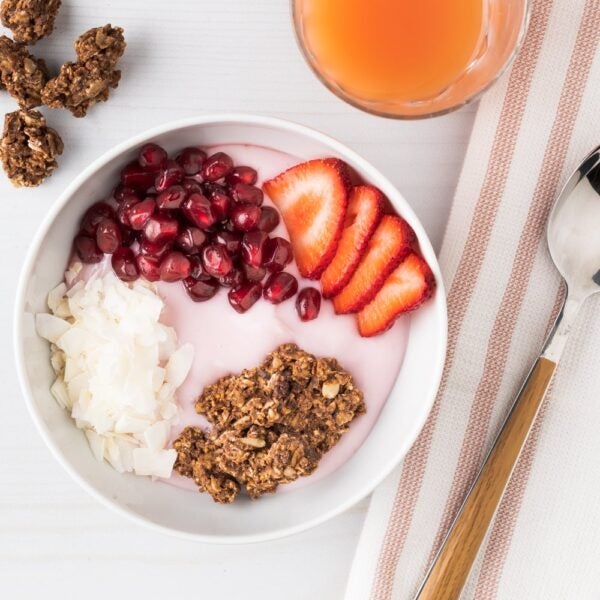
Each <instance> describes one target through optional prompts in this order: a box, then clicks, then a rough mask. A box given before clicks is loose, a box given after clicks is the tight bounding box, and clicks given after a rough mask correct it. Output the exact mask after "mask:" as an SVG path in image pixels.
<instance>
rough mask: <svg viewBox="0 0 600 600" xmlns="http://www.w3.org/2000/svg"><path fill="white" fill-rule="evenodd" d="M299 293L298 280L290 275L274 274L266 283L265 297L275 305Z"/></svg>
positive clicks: (283, 273)
mask: <svg viewBox="0 0 600 600" xmlns="http://www.w3.org/2000/svg"><path fill="white" fill-rule="evenodd" d="M297 291H298V280H297V279H296V278H295V277H294V276H293V275H290V274H289V273H285V272H281V273H273V275H271V276H270V277H269V279H267V281H266V283H265V289H264V290H263V296H264V298H265V300H268V301H269V302H272V303H273V304H279V303H280V302H283V301H284V300H287V299H288V298H291V297H292V296H293V295H294V294H295V293H296V292H297Z"/></svg>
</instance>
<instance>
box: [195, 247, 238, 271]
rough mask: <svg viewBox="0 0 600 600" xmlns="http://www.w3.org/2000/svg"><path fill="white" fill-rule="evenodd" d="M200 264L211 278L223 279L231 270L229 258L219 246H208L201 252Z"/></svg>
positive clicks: (224, 249) (223, 248)
mask: <svg viewBox="0 0 600 600" xmlns="http://www.w3.org/2000/svg"><path fill="white" fill-rule="evenodd" d="M202 264H203V265H204V270H205V271H206V272H207V273H208V274H209V275H212V276H213V277H223V276H225V275H227V273H229V271H231V269H232V268H233V261H232V260H231V256H229V252H227V249H226V248H225V246H221V244H209V245H208V246H206V247H205V248H204V250H202Z"/></svg>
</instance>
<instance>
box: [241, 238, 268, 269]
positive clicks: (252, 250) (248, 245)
mask: <svg viewBox="0 0 600 600" xmlns="http://www.w3.org/2000/svg"><path fill="white" fill-rule="evenodd" d="M267 239H268V237H267V234H266V233H265V232H264V231H249V232H248V233H245V234H244V237H243V238H242V260H243V261H244V262H245V263H246V264H247V265H250V266H251V267H260V266H262V262H263V253H264V247H265V242H266V241H267Z"/></svg>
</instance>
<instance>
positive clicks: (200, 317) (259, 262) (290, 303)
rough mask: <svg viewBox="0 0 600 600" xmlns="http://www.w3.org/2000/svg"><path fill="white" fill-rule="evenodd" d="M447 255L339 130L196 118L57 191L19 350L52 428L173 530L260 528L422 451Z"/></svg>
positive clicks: (107, 495) (25, 279)
mask: <svg viewBox="0 0 600 600" xmlns="http://www.w3.org/2000/svg"><path fill="white" fill-rule="evenodd" d="M446 327H447V323H446V305H445V297H444V290H443V285H442V281H441V277H440V273H439V268H438V265H437V261H436V259H435V255H434V252H433V249H432V247H431V245H430V243H429V240H428V239H427V236H426V234H425V232H424V230H423V228H422V226H421V224H420V223H419V221H418V219H417V218H416V216H415V214H414V213H413V211H412V210H411V208H410V207H409V206H408V204H407V203H406V201H405V200H404V199H403V198H402V196H401V195H400V194H399V192H398V191H397V190H396V189H395V188H394V187H393V186H392V185H391V184H390V183H389V182H388V181H387V180H386V179H385V178H384V177H383V176H382V175H381V174H380V173H379V172H378V171H377V170H376V169H374V168H373V167H372V166H371V165H369V164H368V163H367V162H366V161H365V160H363V159H362V158H360V157H359V156H358V155H356V154H355V153H354V152H352V151H351V150H349V149H347V148H346V147H344V146H343V145H341V144H340V143H338V142H336V141H335V140H333V139H331V138H329V137H327V136H325V135H323V134H320V133H318V132H315V131H312V130H310V129H307V128H305V127H302V126H299V125H296V124H293V123H288V122H284V121H280V120H276V119H271V118H266V117H251V116H240V115H232V116H216V117H215V116H213V117H202V118H196V119H191V120H187V121H183V122H177V123H173V124H169V125H166V126H163V127H161V128H158V129H155V130H152V131H150V132H148V133H145V134H143V135H141V136H138V137H136V138H135V139H132V140H130V141H128V142H126V143H124V144H121V145H120V146H118V147H116V148H115V149H113V150H112V151H110V152H109V153H107V154H106V155H104V156H103V157H101V158H100V159H98V160H97V161H96V162H95V163H94V164H92V165H91V166H90V167H89V168H88V169H87V170H86V171H84V172H83V173H82V174H81V175H80V176H79V177H78V178H77V179H76V180H75V181H74V182H73V183H72V185H71V186H69V188H68V189H67V190H66V191H65V193H64V194H63V195H62V197H61V198H60V199H59V200H58V201H57V202H56V204H55V206H54V207H53V209H52V210H51V211H50V214H49V216H48V217H47V219H46V220H45V222H44V224H43V225H42V227H41V229H40V231H39V232H38V234H37V236H36V238H35V239H34V241H33V243H32V246H31V249H30V252H29V255H28V258H27V260H26V263H25V266H24V269H23V273H22V277H21V282H20V286H19V290H18V296H17V302H16V314H15V346H16V357H17V365H18V370H19V376H20V379H21V383H22V386H23V390H24V394H25V398H26V401H27V404H28V408H29V410H30V412H31V414H32V416H33V419H34V421H35V422H36V424H37V426H38V428H39V430H40V432H41V434H42V436H43V437H44V439H45V441H46V443H47V444H48V446H49V447H50V449H51V450H52V452H53V453H54V455H55V456H56V457H57V459H58V460H59V461H60V462H61V464H62V465H63V466H64V467H65V468H66V469H67V471H68V472H69V473H70V474H71V475H72V476H73V477H74V478H75V479H76V480H77V481H78V482H79V483H80V484H81V485H82V486H83V487H84V488H85V489H86V490H88V491H89V492H90V493H91V494H92V495H93V496H95V497H96V498H98V499H99V500H101V501H102V502H104V503H105V504H107V505H108V506H110V507H112V508H113V509H115V510H117V511H119V512H121V513H123V514H126V515H128V516H129V517H131V518H133V519H135V520H137V521H139V522H141V523H144V524H146V525H149V526H152V527H154V528H156V529H159V530H162V531H165V532H169V533H173V534H177V535H180V536H185V537H189V538H193V539H197V540H201V541H213V542H251V541H260V540H266V539H272V538H275V537H279V536H282V535H286V534H290V533H293V532H297V531H301V530H302V529H305V528H307V527H310V526H313V525H316V524H318V523H320V522H322V521H324V520H326V519H328V518H330V517H332V516H334V515H336V514H338V513H340V512H341V511H343V510H344V509H346V508H348V507H349V506H351V505H352V504H354V503H355V502H357V501H358V500H360V499H361V498H363V497H364V496H365V495H367V494H368V493H370V492H371V491H372V490H373V488H374V487H375V486H376V485H377V484H378V483H379V482H381V480H382V479H383V478H384V477H385V476H386V475H387V474H388V473H389V472H390V471H391V470H392V468H393V467H394V466H395V465H396V464H397V463H398V462H399V461H400V460H401V459H402V457H403V456H404V455H405V454H406V452H407V451H408V449H409V448H410V446H411V444H412V443H413V442H414V440H415V438H416V437H417V435H418V433H419V431H420V429H421V427H422V426H423V424H424V422H425V420H426V418H427V415H428V413H429V410H430V408H431V406H432V404H433V400H434V398H435V394H436V392H437V388H438V385H439V380H440V377H441V373H442V368H443V363H444V358H445V349H446Z"/></svg>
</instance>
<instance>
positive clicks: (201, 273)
mask: <svg viewBox="0 0 600 600" xmlns="http://www.w3.org/2000/svg"><path fill="white" fill-rule="evenodd" d="M188 258H189V259H190V264H191V265H192V268H191V271H190V277H193V278H194V279H202V280H203V281H206V280H207V279H212V277H211V276H210V275H209V274H208V273H207V272H206V271H205V270H204V266H203V265H202V259H201V258H200V257H199V256H196V255H194V256H188Z"/></svg>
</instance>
